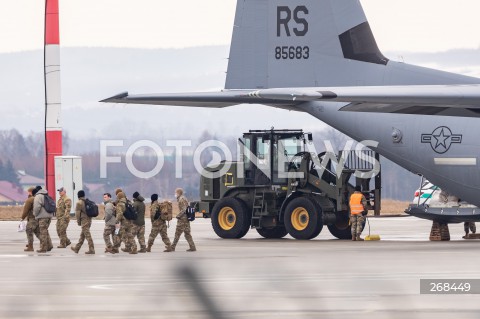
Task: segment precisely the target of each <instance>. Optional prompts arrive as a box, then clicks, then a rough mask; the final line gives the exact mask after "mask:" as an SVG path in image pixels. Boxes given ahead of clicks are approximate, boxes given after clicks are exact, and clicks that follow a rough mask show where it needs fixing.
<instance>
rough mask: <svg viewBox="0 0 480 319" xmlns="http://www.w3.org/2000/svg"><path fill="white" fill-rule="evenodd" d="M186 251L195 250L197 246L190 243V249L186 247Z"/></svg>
mask: <svg viewBox="0 0 480 319" xmlns="http://www.w3.org/2000/svg"><path fill="white" fill-rule="evenodd" d="M187 251H197V248H196V247H195V245H191V246H190V249H187Z"/></svg>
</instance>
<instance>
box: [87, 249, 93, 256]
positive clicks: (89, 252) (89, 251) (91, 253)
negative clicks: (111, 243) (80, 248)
mask: <svg viewBox="0 0 480 319" xmlns="http://www.w3.org/2000/svg"><path fill="white" fill-rule="evenodd" d="M85 255H95V250H92V249H89V250H88V251H86V252H85Z"/></svg>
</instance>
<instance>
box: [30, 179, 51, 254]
mask: <svg viewBox="0 0 480 319" xmlns="http://www.w3.org/2000/svg"><path fill="white" fill-rule="evenodd" d="M32 194H33V195H34V199H33V215H34V216H35V219H36V220H37V222H38V229H39V230H38V232H39V240H40V249H39V250H37V253H46V252H47V251H51V250H52V249H53V244H52V238H51V237H50V234H49V233H48V227H50V222H51V221H52V217H53V214H50V213H49V212H47V210H46V209H45V195H48V192H47V191H46V190H44V189H42V187H40V186H37V187H35V189H34V190H33V191H32Z"/></svg>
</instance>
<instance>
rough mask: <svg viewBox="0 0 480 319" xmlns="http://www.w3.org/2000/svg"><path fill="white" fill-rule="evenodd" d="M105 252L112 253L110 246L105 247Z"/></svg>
mask: <svg viewBox="0 0 480 319" xmlns="http://www.w3.org/2000/svg"><path fill="white" fill-rule="evenodd" d="M105 252H106V253H110V254H113V253H114V252H113V249H112V247H105Z"/></svg>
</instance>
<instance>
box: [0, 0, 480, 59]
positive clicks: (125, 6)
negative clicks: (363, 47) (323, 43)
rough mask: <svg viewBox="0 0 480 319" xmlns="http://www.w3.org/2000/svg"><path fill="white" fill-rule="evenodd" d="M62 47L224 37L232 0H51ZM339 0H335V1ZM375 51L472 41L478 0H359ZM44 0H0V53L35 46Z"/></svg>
mask: <svg viewBox="0 0 480 319" xmlns="http://www.w3.org/2000/svg"><path fill="white" fill-rule="evenodd" d="M59 1H60V15H61V18H60V19H61V21H60V24H61V26H60V27H61V42H62V45H63V46H88V47H134V48H172V47H175V48H181V47H192V46H202V45H228V44H229V43H230V38H231V33H232V25H233V19H234V14H235V4H236V0H203V1H199V0H135V1H134V0H59ZM338 1H342V0H338ZM361 2H362V4H363V6H364V9H365V12H366V15H367V17H368V19H369V21H370V24H371V25H372V29H373V31H374V34H375V36H376V39H377V42H378V44H379V46H380V48H381V50H382V51H397V52H407V51H408V52H412V51H415V52H435V51H444V50H448V49H451V48H478V47H479V45H480V19H479V17H478V15H479V12H480V1H479V0H456V1H439V0H401V1H399V0H361ZM43 14H44V0H14V1H6V0H5V1H0V28H1V30H2V32H0V52H12V51H23V50H32V49H41V48H42V45H43Z"/></svg>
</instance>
